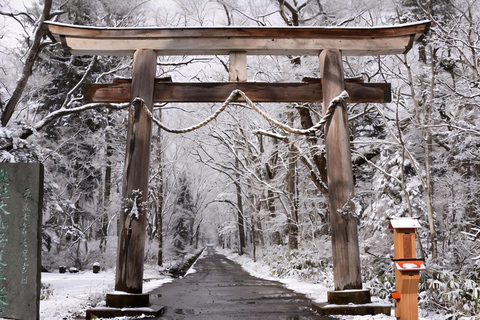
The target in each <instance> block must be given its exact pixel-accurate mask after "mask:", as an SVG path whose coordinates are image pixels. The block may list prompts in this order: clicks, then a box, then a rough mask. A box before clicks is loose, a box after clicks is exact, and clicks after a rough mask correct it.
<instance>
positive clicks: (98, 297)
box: [40, 266, 173, 320]
mask: <svg viewBox="0 0 480 320" xmlns="http://www.w3.org/2000/svg"><path fill="white" fill-rule="evenodd" d="M143 278H144V285H143V288H144V292H149V291H151V290H153V289H155V288H158V287H160V286H161V285H163V284H164V283H168V282H171V281H172V280H173V279H172V278H170V277H165V276H161V275H160V273H159V272H158V271H157V270H156V269H155V268H154V267H151V266H146V267H145V271H144V276H143ZM42 285H43V287H44V289H42V295H44V299H43V300H41V302H40V319H41V320H63V319H66V320H68V319H75V317H76V316H85V311H86V310H87V309H88V308H91V307H95V306H101V305H105V296H106V294H107V293H108V292H113V290H114V285H115V273H114V271H113V270H108V271H100V272H99V273H98V274H94V273H93V272H92V271H88V272H87V271H85V272H80V273H63V274H60V273H58V272H55V273H42Z"/></svg>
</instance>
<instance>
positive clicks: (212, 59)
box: [0, 0, 480, 319]
mask: <svg viewBox="0 0 480 320" xmlns="http://www.w3.org/2000/svg"><path fill="white" fill-rule="evenodd" d="M25 3H28V5H26V7H23V6H19V4H18V2H17V1H15V0H4V1H2V2H1V3H0V108H1V110H2V113H3V116H2V120H3V126H2V127H1V128H0V161H1V162H41V163H43V164H44V166H45V196H44V220H43V235H42V238H43V257H42V259H43V261H42V264H43V266H44V267H45V268H47V269H54V268H57V267H58V266H59V265H67V266H74V267H77V268H87V267H90V266H91V265H92V264H93V263H94V262H101V263H102V265H103V266H104V267H105V268H113V267H114V262H115V258H114V257H115V254H116V245H117V240H116V236H117V225H118V223H117V221H118V214H119V212H120V207H121V203H122V202H123V201H126V200H124V199H122V197H121V189H122V186H121V184H122V171H123V163H124V157H125V136H126V123H127V115H128V107H129V106H128V104H126V103H125V104H105V103H103V104H100V103H85V102H84V101H83V91H82V87H83V85H84V84H85V83H110V82H112V80H113V79H114V78H126V77H127V78H128V77H131V72H132V70H131V69H132V58H131V57H112V56H95V57H92V56H74V55H71V54H69V53H68V52H66V51H65V50H63V49H62V46H61V44H59V43H56V42H54V41H53V38H52V37H51V36H49V34H48V33H46V31H45V28H44V27H43V25H42V22H43V21H44V20H52V21H57V22H64V23H70V24H77V25H88V26H108V27H138V26H156V27H167V26H168V27H176V26H178V27H185V26H349V27H353V26H382V25H395V24H401V23H408V22H415V21H420V20H431V21H432V24H431V29H430V31H429V33H428V34H427V36H426V38H425V39H424V40H423V41H422V42H421V43H416V44H415V46H414V49H413V50H411V51H410V52H409V53H408V54H407V55H394V56H380V57H377V56H366V57H348V58H344V69H345V77H362V78H363V79H364V80H365V82H389V83H391V84H392V102H391V103H388V104H361V103H360V104H350V105H349V106H348V112H349V126H350V135H351V136H350V140H351V148H352V163H353V171H354V181H355V193H356V195H355V197H354V199H352V200H353V201H354V202H355V204H356V214H357V216H358V218H359V240H360V248H361V260H362V276H363V282H364V284H365V286H366V287H367V288H369V289H371V291H372V293H373V294H375V295H377V296H379V297H381V298H387V297H388V296H389V292H390V291H391V290H392V288H393V287H394V285H395V284H394V272H393V263H392V261H391V259H392V257H393V236H392V233H391V231H389V230H387V226H388V219H389V218H391V217H409V216H412V217H415V218H418V220H419V222H420V223H421V225H422V229H420V230H419V233H418V236H419V238H420V240H421V247H420V248H419V250H418V253H417V255H418V256H421V257H424V258H425V259H426V265H427V271H426V272H423V273H422V278H421V282H420V288H419V296H420V301H419V305H420V307H421V308H422V309H425V310H431V311H435V312H441V313H443V314H446V315H448V316H451V318H450V319H459V318H461V317H472V318H473V317H474V316H475V315H477V314H479V313H480V306H479V300H480V242H479V237H480V196H479V195H480V107H479V103H480V51H479V49H480V1H477V0H390V1H382V0H368V1H367V0H340V1H339V0H336V1H334V0H251V1H243V0H195V1H192V0H168V1H163V0H162V1H148V0H147V1H144V0H128V1H127V0H45V1H43V0H42V1H39V0H32V1H28V2H27V1H25ZM227 66H228V56H195V57H191V56H170V57H163V56H159V58H158V63H157V78H162V77H171V78H172V79H173V81H176V82H181V81H183V82H220V81H228V67H227ZM319 73H320V71H319V65H318V58H316V57H302V56H249V57H248V79H249V81H263V82H288V81H290V82H293V81H297V82H300V81H302V79H303V78H304V77H319ZM225 98H227V97H225ZM12 108H14V112H13V114H11V117H10V118H9V116H8V112H9V111H8V110H13V109H12ZM217 108H218V104H200V103H196V104H173V103H169V104H158V105H155V116H156V117H157V118H161V120H162V122H164V123H165V124H167V125H168V126H169V127H171V128H184V127H189V126H191V125H193V124H196V123H198V122H199V121H202V120H203V119H205V118H207V117H208V116H210V115H211V114H212V113H213V112H214V111H215V110H216V109H217ZM260 108H262V110H265V111H266V112H267V113H268V114H269V115H271V116H272V117H274V118H275V119H276V120H278V121H280V122H283V123H285V124H288V125H290V126H294V127H297V128H308V127H310V126H312V124H313V123H316V122H317V121H318V120H319V119H320V118H321V107H320V106H319V104H262V105H260ZM6 115H7V116H6ZM8 118H9V119H8ZM326 170H327V168H326V165H325V149H324V147H323V137H321V136H320V137H311V136H307V137H305V136H299V135H295V134H291V133H287V132H285V131H283V130H282V129H280V128H278V127H276V126H274V125H272V124H271V123H269V122H267V121H265V119H263V118H262V117H261V116H259V115H258V114H257V113H255V112H254V111H252V110H251V109H249V108H248V107H246V106H245V105H244V104H241V103H235V104H232V105H231V106H229V108H228V109H227V110H226V111H225V112H224V113H223V114H222V115H220V117H218V118H217V119H216V120H214V121H213V122H211V123H210V124H209V125H207V126H205V127H202V128H200V129H199V130H197V131H194V132H191V133H185V134H173V133H168V132H165V131H162V130H161V129H160V128H158V127H156V126H154V128H153V141H152V150H151V164H150V184H149V190H150V191H149V201H148V204H147V205H148V207H149V216H148V223H147V245H146V256H145V259H146V261H149V262H152V263H158V264H159V265H162V264H163V265H167V264H171V263H173V262H172V261H179V260H180V261H181V260H182V259H184V257H185V256H187V255H188V254H190V253H192V252H195V251H197V249H198V248H201V247H202V246H204V245H205V244H207V243H214V244H216V245H218V246H221V247H225V248H231V249H232V250H234V251H237V252H238V253H239V254H248V255H250V256H252V257H253V259H257V260H262V261H265V262H266V263H268V264H269V265H270V266H271V269H272V273H275V274H277V275H297V276H300V277H303V278H305V279H308V280H309V281H312V282H324V283H326V284H327V285H329V286H332V284H331V282H332V276H331V274H332V257H331V245H330V235H329V232H330V230H329V227H330V224H329V212H328V205H327V201H328V191H327V188H326V185H327V180H326V179H327V178H326Z"/></svg>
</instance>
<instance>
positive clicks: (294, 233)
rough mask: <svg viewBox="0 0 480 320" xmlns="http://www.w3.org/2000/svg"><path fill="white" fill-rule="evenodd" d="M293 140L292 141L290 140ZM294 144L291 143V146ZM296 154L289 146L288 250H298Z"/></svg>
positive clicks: (290, 117) (291, 120)
mask: <svg viewBox="0 0 480 320" xmlns="http://www.w3.org/2000/svg"><path fill="white" fill-rule="evenodd" d="M288 117H289V119H290V121H289V122H290V125H292V124H293V115H292V113H291V112H290V113H289V115H288ZM290 140H292V139H290ZM292 143H293V142H291V141H290V144H292ZM295 178H296V152H295V148H294V147H293V146H292V145H289V146H288V172H287V193H288V198H289V206H288V207H289V209H290V210H289V211H290V212H287V217H288V218H287V219H288V220H287V221H288V223H287V225H288V249H289V250H297V249H298V225H297V223H298V221H297V220H298V213H297V205H296V202H297V194H296V187H295V186H296V184H295V182H296V181H295Z"/></svg>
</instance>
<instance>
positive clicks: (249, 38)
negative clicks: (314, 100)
mask: <svg viewBox="0 0 480 320" xmlns="http://www.w3.org/2000/svg"><path fill="white" fill-rule="evenodd" d="M46 24H47V26H48V29H49V31H50V33H51V34H52V35H53V36H54V37H55V38H56V39H57V40H58V41H60V42H61V43H62V44H63V46H64V47H65V48H67V49H68V50H70V52H72V53H73V54H77V55H115V56H125V55H133V54H134V52H135V51H136V50H137V49H139V48H142V49H151V50H155V51H156V52H157V53H158V54H159V55H228V54H229V53H230V52H232V51H245V52H246V53H247V54H248V55H313V56H318V54H319V53H320V51H322V50H325V49H337V50H340V51H341V52H342V55H343V56H365V55H368V56H371V55H389V54H402V53H406V52H408V51H409V50H410V49H411V48H412V45H413V42H414V41H415V40H419V39H421V38H422V37H423V35H424V34H425V33H426V31H427V30H428V27H429V25H430V22H429V21H421V22H417V23H410V24H403V25H395V26H388V27H370V28H339V27H184V28H100V27H86V26H74V25H68V24H61V23H55V22H46Z"/></svg>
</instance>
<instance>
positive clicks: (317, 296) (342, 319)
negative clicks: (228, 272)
mask: <svg viewBox="0 0 480 320" xmlns="http://www.w3.org/2000/svg"><path fill="white" fill-rule="evenodd" d="M220 251H221V250H220ZM222 253H223V254H225V255H226V256H227V257H228V258H229V259H230V260H233V261H235V262H237V263H238V264H240V265H241V266H242V268H243V269H244V270H245V271H247V272H248V273H250V274H251V275H252V276H254V277H259V278H262V279H266V280H274V281H278V282H281V283H283V284H284V285H285V286H286V287H287V288H289V289H291V290H293V291H296V292H299V293H303V294H305V295H306V296H307V297H308V298H310V299H311V300H312V301H314V302H325V301H327V291H329V290H331V288H327V287H325V286H324V285H323V284H313V283H308V282H305V281H301V280H299V279H295V278H278V277H274V276H272V275H270V268H269V267H268V266H267V265H264V264H262V263H258V262H253V260H252V259H251V258H250V257H248V256H246V255H243V256H239V255H238V254H232V253H231V252H229V251H222ZM372 302H380V303H382V302H383V303H388V301H382V300H379V299H376V297H372ZM392 313H393V311H392ZM419 313H420V312H419ZM337 318H338V319H339V320H367V319H368V320H396V318H395V316H394V315H391V316H388V315H383V314H381V315H375V316H371V315H369V316H337ZM443 319H446V318H445V317H442V316H441V315H438V314H430V315H427V316H423V317H422V316H420V317H419V320H443ZM465 320H466V319H465Z"/></svg>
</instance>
